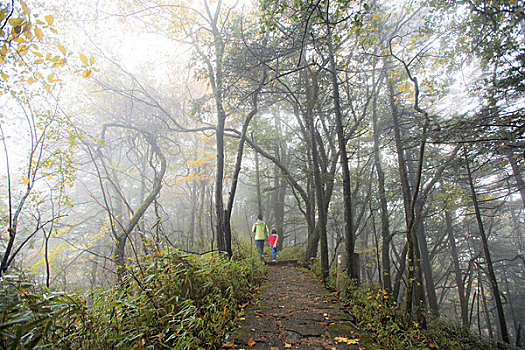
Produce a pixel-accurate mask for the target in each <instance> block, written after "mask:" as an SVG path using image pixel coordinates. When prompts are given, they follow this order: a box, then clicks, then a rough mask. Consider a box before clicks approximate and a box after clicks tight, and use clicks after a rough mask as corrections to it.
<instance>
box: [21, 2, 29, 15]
mask: <svg viewBox="0 0 525 350" xmlns="http://www.w3.org/2000/svg"><path fill="white" fill-rule="evenodd" d="M20 5H22V10H23V12H22V14H26V13H29V12H30V11H29V7H27V5H26V3H25V2H24V1H20Z"/></svg>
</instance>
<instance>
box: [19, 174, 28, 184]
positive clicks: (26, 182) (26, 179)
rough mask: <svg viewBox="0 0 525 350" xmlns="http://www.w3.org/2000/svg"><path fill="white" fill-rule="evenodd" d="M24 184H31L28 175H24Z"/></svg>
mask: <svg viewBox="0 0 525 350" xmlns="http://www.w3.org/2000/svg"><path fill="white" fill-rule="evenodd" d="M21 182H22V184H24V185H27V184H29V178H28V177H27V176H22V181H21Z"/></svg>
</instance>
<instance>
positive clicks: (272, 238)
mask: <svg viewBox="0 0 525 350" xmlns="http://www.w3.org/2000/svg"><path fill="white" fill-rule="evenodd" d="M266 240H267V241H270V247H273V248H275V247H277V246H278V245H279V236H277V235H276V234H273V235H271V236H270V237H268V238H266Z"/></svg>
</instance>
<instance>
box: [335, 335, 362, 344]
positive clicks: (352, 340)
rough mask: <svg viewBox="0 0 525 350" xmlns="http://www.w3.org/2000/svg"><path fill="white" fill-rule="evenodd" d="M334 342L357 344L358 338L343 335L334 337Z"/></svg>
mask: <svg viewBox="0 0 525 350" xmlns="http://www.w3.org/2000/svg"><path fill="white" fill-rule="evenodd" d="M334 340H335V343H336V344H337V343H346V344H348V345H352V344H359V339H348V338H345V337H335V338H334Z"/></svg>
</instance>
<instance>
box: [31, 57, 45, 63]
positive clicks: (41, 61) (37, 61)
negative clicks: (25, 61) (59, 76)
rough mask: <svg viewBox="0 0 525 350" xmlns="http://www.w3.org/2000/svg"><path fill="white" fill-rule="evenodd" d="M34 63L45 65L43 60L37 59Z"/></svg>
mask: <svg viewBox="0 0 525 350" xmlns="http://www.w3.org/2000/svg"><path fill="white" fill-rule="evenodd" d="M33 63H35V64H40V63H44V60H43V59H41V58H38V59H36V60H35V61H34V62H33Z"/></svg>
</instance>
